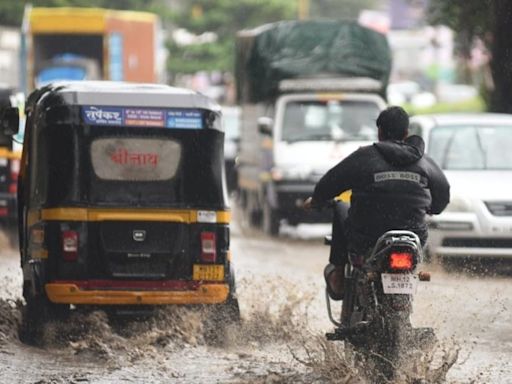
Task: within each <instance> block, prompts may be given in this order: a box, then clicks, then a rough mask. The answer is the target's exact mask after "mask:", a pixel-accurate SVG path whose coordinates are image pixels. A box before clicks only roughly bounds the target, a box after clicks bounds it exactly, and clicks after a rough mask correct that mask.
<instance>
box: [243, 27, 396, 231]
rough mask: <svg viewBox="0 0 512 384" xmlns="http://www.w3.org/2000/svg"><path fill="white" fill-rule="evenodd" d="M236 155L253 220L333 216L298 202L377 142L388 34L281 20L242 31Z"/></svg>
mask: <svg viewBox="0 0 512 384" xmlns="http://www.w3.org/2000/svg"><path fill="white" fill-rule="evenodd" d="M236 64H237V97H238V102H239V104H240V105H241V108H242V116H241V132H240V133H241V136H240V153H239V155H238V159H237V165H238V183H239V197H240V199H239V201H240V205H241V208H242V211H243V212H244V215H245V217H246V219H247V221H248V222H249V223H250V224H251V225H261V226H262V227H263V229H264V231H265V232H266V233H267V234H269V235H277V234H278V233H279V226H280V223H281V220H283V219H285V220H287V222H288V223H289V224H290V225H297V224H299V223H301V222H328V221H330V220H331V217H330V216H329V213H328V212H326V213H317V212H311V213H306V212H304V211H303V210H302V209H301V208H300V207H299V203H301V202H302V201H303V200H304V199H305V198H306V197H308V196H311V194H312V193H313V189H314V186H315V184H316V182H317V181H318V180H319V179H320V177H322V176H323V175H324V174H325V172H326V171H327V170H328V169H330V168H331V167H333V166H334V165H335V164H337V163H338V162H339V161H340V160H342V159H343V158H344V157H346V156H348V155H349V154H350V153H352V152H353V151H354V150H356V149H357V148H359V147H360V146H363V145H368V144H370V143H372V142H374V141H376V140H377V128H376V126H375V120H376V118H377V116H378V114H379V112H380V111H381V110H382V109H383V108H385V106H386V103H385V101H384V99H383V96H382V95H384V93H385V88H386V84H387V81H388V77H389V71H390V67H391V59H390V52H389V46H388V45H387V40H386V38H385V36H383V35H380V34H379V33H377V32H374V31H371V30H368V29H366V28H364V27H362V26H359V25H358V24H356V23H352V22H330V21H306V22H280V23H276V24H269V25H265V26H263V27H259V28H257V29H254V30H249V31H247V30H244V31H240V32H239V33H238V36H237V63H236Z"/></svg>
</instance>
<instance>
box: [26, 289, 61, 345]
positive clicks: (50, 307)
mask: <svg viewBox="0 0 512 384" xmlns="http://www.w3.org/2000/svg"><path fill="white" fill-rule="evenodd" d="M24 298H25V301H26V304H25V306H24V307H23V311H22V317H21V325H20V329H19V337H20V340H21V341H22V342H24V343H26V344H31V345H42V344H44V340H43V338H44V329H45V326H46V324H47V323H49V322H50V321H54V320H63V319H65V318H66V317H67V316H68V315H69V311H70V307H69V305H66V304H55V303H52V302H51V301H50V300H48V298H47V297H46V296H44V295H41V294H38V295H33V294H31V293H26V294H24Z"/></svg>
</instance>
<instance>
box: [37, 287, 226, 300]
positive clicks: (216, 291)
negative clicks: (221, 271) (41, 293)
mask: <svg viewBox="0 0 512 384" xmlns="http://www.w3.org/2000/svg"><path fill="white" fill-rule="evenodd" d="M45 290H46V295H47V297H48V299H49V300H50V301H51V302H53V303H58V304H77V305H80V304H83V305H169V304H221V303H224V302H225V301H226V300H227V299H228V296H229V293H230V292H229V291H230V287H229V285H228V284H223V283H215V284H214V283H204V284H199V285H198V286H197V288H195V289H187V290H158V291H156V290H155V291H153V290H151V291H149V290H117V289H116V290H103V289H101V290H100V289H90V290H89V289H82V288H80V287H79V286H78V285H77V284H73V283H48V284H46V286H45Z"/></svg>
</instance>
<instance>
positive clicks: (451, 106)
mask: <svg viewBox="0 0 512 384" xmlns="http://www.w3.org/2000/svg"><path fill="white" fill-rule="evenodd" d="M403 107H404V109H405V110H406V111H407V113H409V114H410V115H424V114H433V113H460V112H483V111H484V110H485V102H484V100H483V99H482V98H480V97H476V98H474V99H471V100H466V101H459V102H456V103H437V104H434V105H433V106H431V107H428V108H415V107H413V106H412V105H411V104H406V105H404V106H403Z"/></svg>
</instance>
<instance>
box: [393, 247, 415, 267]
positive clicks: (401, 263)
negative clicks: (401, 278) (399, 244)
mask: <svg viewBox="0 0 512 384" xmlns="http://www.w3.org/2000/svg"><path fill="white" fill-rule="evenodd" d="M389 266H390V267H391V269H394V270H398V271H408V270H411V269H413V266H414V255H413V254H412V253H410V252H391V254H390V255H389Z"/></svg>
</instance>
